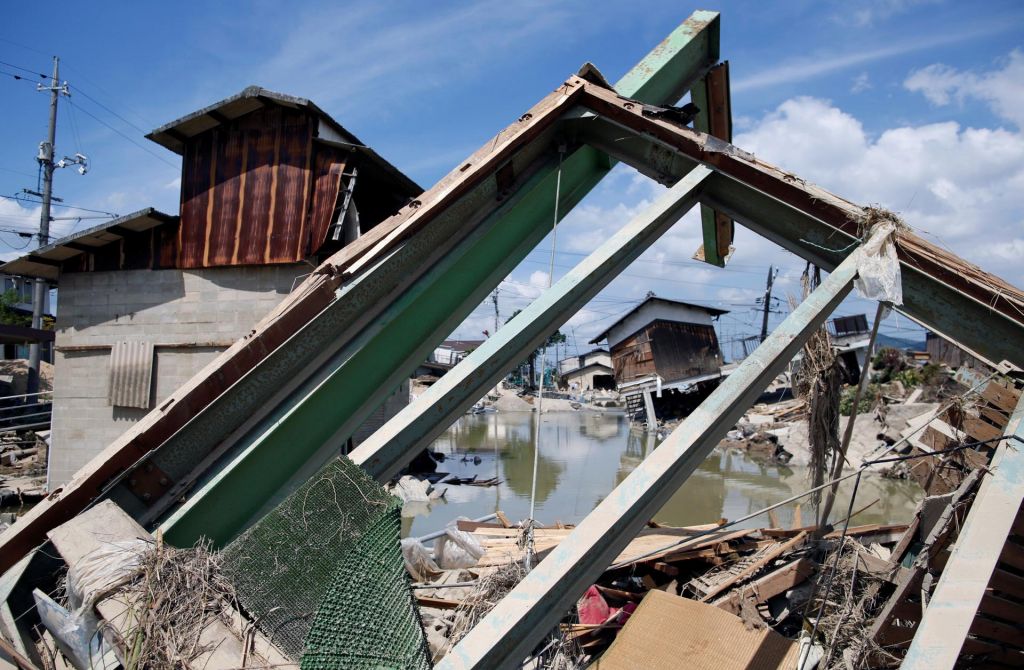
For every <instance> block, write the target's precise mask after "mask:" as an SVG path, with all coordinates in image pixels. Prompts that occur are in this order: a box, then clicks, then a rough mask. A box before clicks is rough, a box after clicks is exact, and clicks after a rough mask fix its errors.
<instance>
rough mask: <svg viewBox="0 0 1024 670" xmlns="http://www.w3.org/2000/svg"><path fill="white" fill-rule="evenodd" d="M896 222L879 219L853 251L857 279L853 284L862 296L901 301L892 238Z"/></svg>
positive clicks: (887, 300) (889, 301)
mask: <svg viewBox="0 0 1024 670" xmlns="http://www.w3.org/2000/svg"><path fill="white" fill-rule="evenodd" d="M895 233H896V224H895V223H894V222H892V221H881V222H879V223H878V224H876V225H875V227H874V228H873V229H872V230H871V236H870V237H869V238H868V241H867V242H865V243H864V244H863V245H861V246H860V248H859V249H858V250H857V252H856V253H857V254H858V259H857V279H855V280H854V286H855V287H856V288H857V292H858V293H859V294H860V296H861V297H862V298H867V299H868V300H877V301H879V302H884V303H887V304H888V305H892V306H898V305H902V304H903V280H902V277H901V276H900V259H899V256H897V255H896V243H895V241H894V237H895Z"/></svg>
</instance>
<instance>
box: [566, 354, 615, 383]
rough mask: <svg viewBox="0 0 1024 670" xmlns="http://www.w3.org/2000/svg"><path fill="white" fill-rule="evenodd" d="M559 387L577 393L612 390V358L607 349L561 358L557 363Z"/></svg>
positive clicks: (613, 379)
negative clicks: (574, 386)
mask: <svg viewBox="0 0 1024 670" xmlns="http://www.w3.org/2000/svg"><path fill="white" fill-rule="evenodd" d="M558 375H559V378H560V382H559V387H560V388H563V389H571V388H572V387H573V384H574V383H575V384H576V389H577V390H579V391H588V390H594V391H596V390H613V389H614V388H615V376H614V374H613V372H612V358H611V354H609V353H608V350H607V349H594V350H592V351H588V352H587V353H585V354H580V355H579V356H570V357H569V358H563V359H562V360H560V361H559V362H558Z"/></svg>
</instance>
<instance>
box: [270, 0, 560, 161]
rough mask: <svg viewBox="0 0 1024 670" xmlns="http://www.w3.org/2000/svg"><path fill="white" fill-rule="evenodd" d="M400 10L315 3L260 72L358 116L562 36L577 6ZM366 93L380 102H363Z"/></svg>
mask: <svg viewBox="0 0 1024 670" xmlns="http://www.w3.org/2000/svg"><path fill="white" fill-rule="evenodd" d="M395 11H396V10H395V8H394V7H393V6H390V5H387V4H380V3H367V4H363V5H354V6H353V5H351V4H348V3H346V4H343V5H342V4H332V5H328V6H319V7H317V8H316V9H311V10H308V11H306V12H305V13H304V14H303V15H302V16H300V18H299V20H298V21H297V22H296V24H295V25H293V26H291V27H290V28H291V29H290V31H289V32H288V34H287V36H286V37H285V39H284V40H282V42H281V44H280V47H279V48H278V49H277V52H276V54H275V55H274V56H273V57H271V58H270V60H269V61H268V62H266V63H262V64H260V65H259V67H258V70H255V72H257V73H258V74H259V79H260V81H266V82H268V85H270V86H271V87H273V86H278V87H280V88H283V89H284V90H289V91H304V92H305V94H307V95H314V96H315V97H316V99H317V101H318V102H320V103H322V104H324V105H326V106H327V107H329V108H331V109H332V111H334V112H336V113H339V114H344V115H345V116H346V118H351V116H352V113H353V112H356V111H358V110H362V111H364V112H368V111H370V110H373V109H378V110H379V109H380V108H381V107H383V106H385V105H388V104H394V103H395V102H397V101H398V100H408V99H410V98H412V97H413V96H414V95H415V93H417V92H419V91H424V90H428V89H433V88H439V87H442V86H444V85H446V84H448V83H449V82H451V81H453V80H458V79H460V78H465V77H467V76H470V75H474V74H477V73H480V72H482V71H483V68H485V67H486V65H487V63H488V62H489V61H490V60H491V59H488V58H485V57H482V55H483V54H486V53H493V52H501V51H502V50H505V49H515V48H519V46H520V45H521V44H523V43H524V42H527V41H529V40H531V39H533V38H536V37H538V36H544V35H550V36H555V37H557V36H558V35H559V34H560V33H563V32H564V31H565V30H566V29H567V28H568V27H569V25H570V22H571V20H572V14H573V12H572V11H571V9H570V8H568V7H557V6H552V5H550V4H547V3H543V2H540V0H530V1H527V2H512V3H509V2H498V1H495V0H489V1H486V2H477V3H471V4H468V5H463V6H459V7H454V8H452V7H448V8H445V7H441V6H439V7H437V8H432V9H431V10H430V12H429V13H427V14H425V15H424V16H420V17H415V18H412V17H406V20H404V21H396V20H395V15H394V12H395ZM328 82H333V84H329V85H326V86H325V83H328ZM366 100H372V101H374V104H373V105H372V106H370V107H369V108H367V107H365V106H364V105H361V104H360V101H366ZM453 162H454V161H453Z"/></svg>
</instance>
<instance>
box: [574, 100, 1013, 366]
mask: <svg viewBox="0 0 1024 670" xmlns="http://www.w3.org/2000/svg"><path fill="white" fill-rule="evenodd" d="M568 125H570V126H572V127H571V128H568V127H567V128H566V130H565V132H566V135H567V136H568V137H570V138H572V139H573V140H574V141H579V142H584V143H586V144H589V145H591V146H594V147H597V148H599V149H601V150H602V151H605V152H607V153H609V154H610V155H611V156H612V157H613V158H614V159H616V160H620V161H623V162H625V163H627V164H628V165H631V166H633V167H634V168H636V169H637V170H639V171H640V172H641V173H644V174H646V175H648V176H650V177H652V178H655V179H657V180H659V181H662V182H667V181H671V180H674V179H677V178H679V177H680V176H682V175H684V174H686V173H687V172H689V171H690V170H691V169H693V166H694V165H696V164H697V161H696V160H694V158H693V157H692V156H690V155H689V154H688V153H686V152H685V151H683V150H681V149H680V148H677V147H674V146H672V145H671V144H669V143H666V142H664V141H661V140H659V139H656V138H655V137H653V136H651V135H650V134H649V133H647V132H644V131H643V130H642V129H634V128H630V127H627V126H625V125H623V124H622V123H618V122H615V121H611V120H609V119H608V118H606V117H603V116H593V115H591V116H585V117H583V118H581V119H580V120H578V121H570V122H569V124H568ZM680 132H681V133H682V132H684V131H680ZM686 132H690V131H686ZM719 151H720V152H723V153H722V154H721V155H727V154H729V153H730V152H733V153H734V154H735V155H736V158H737V161H745V160H747V159H746V158H744V156H745V154H744V152H743V151H742V150H740V149H737V148H735V147H732V146H731V145H725V144H724V143H723V145H722V146H721V147H719ZM706 155H707V156H708V157H709V158H711V157H713V152H711V151H708V152H706ZM791 177H792V176H791ZM782 181H784V179H775V178H774V177H772V178H771V181H769V180H768V179H765V180H764V181H763V182H762V183H761V184H758V186H762V187H764V186H765V185H767V184H769V183H771V184H772V185H776V184H777V183H779V182H782ZM792 183H793V184H803V180H800V179H798V178H795V177H793V178H792ZM758 186H755V185H752V184H751V183H745V182H744V181H740V180H739V179H736V178H733V177H731V176H729V175H728V174H726V173H724V172H723V171H722V170H721V169H716V172H715V174H714V175H712V176H711V177H710V178H709V179H708V183H707V187H706V189H705V191H704V195H703V196H702V197H701V202H702V203H703V204H706V205H708V206H710V207H712V208H714V209H715V210H716V211H719V212H722V213H724V214H726V215H728V216H730V217H731V218H733V219H734V220H736V221H737V222H739V223H740V224H742V225H744V226H746V227H747V228H750V229H751V230H753V231H754V232H756V233H758V234H760V235H762V236H763V237H765V238H767V239H769V240H771V241H772V242H775V243H776V244H778V245H779V246H781V247H782V248H784V249H787V250H788V251H791V252H793V253H794V254H796V255H798V256H800V257H801V258H803V259H805V260H808V261H810V262H812V263H814V264H815V265H818V266H820V267H822V268H824V269H826V270H831V269H832V268H834V267H836V266H838V265H839V264H840V263H841V262H842V261H843V260H844V259H845V258H846V257H847V256H848V255H849V254H850V253H851V250H852V247H851V246H850V245H851V243H853V242H855V241H856V240H855V238H854V237H853V236H852V235H850V234H849V233H847V232H845V231H843V230H840V229H839V228H837V227H836V226H833V225H830V224H828V223H825V222H824V221H823V220H821V219H819V218H817V217H816V216H814V215H812V214H810V213H808V211H807V209H810V206H807V208H806V209H799V208H797V207H794V206H792V205H790V204H787V203H786V202H783V201H782V200H781V199H779V198H778V197H775V196H773V195H770V194H769V193H767V192H766V191H765V190H762V189H761V188H758ZM820 193H821V194H822V196H823V197H824V196H828V197H830V198H833V199H834V200H836V201H839V200H840V199H839V198H836V196H832V195H831V194H827V193H825V192H823V191H821V192H820ZM846 205H848V206H849V207H850V208H851V211H853V210H855V209H858V208H854V206H852V205H849V203H846ZM901 270H902V277H903V305H902V306H901V307H899V308H897V309H898V311H899V312H901V313H903V314H906V315H907V316H909V317H910V318H912V319H914V320H915V321H918V322H919V323H921V324H923V325H925V326H927V327H928V328H929V329H930V330H932V331H934V332H936V333H939V334H941V335H943V336H944V337H947V338H948V339H950V340H952V341H956V342H957V343H958V344H961V345H962V346H964V347H966V348H968V349H969V350H970V351H971V352H972V353H975V354H976V355H977V356H978V357H979V358H982V359H984V360H986V361H988V362H990V363H992V364H993V365H995V364H998V363H999V362H1001V361H1003V360H1008V361H1011V362H1013V363H1014V364H1015V365H1017V366H1019V367H1024V348H1022V347H1021V346H1020V342H1022V341H1024V328H1022V327H1021V325H1020V323H1019V322H1017V321H1015V320H1013V319H1011V318H1010V317H1009V316H1007V315H1006V314H1004V313H1002V312H1000V311H997V310H995V309H993V307H992V306H991V305H988V304H986V303H984V302H981V301H979V300H978V299H976V298H974V297H971V296H969V295H966V294H965V293H963V292H962V291H960V290H958V289H957V288H955V287H953V286H951V285H949V284H947V283H945V282H943V281H939V280H937V279H936V278H935V277H934V276H930V275H928V274H926V273H925V272H923V271H922V270H921V269H919V268H916V267H914V266H913V265H910V264H908V263H903V264H902V268H901Z"/></svg>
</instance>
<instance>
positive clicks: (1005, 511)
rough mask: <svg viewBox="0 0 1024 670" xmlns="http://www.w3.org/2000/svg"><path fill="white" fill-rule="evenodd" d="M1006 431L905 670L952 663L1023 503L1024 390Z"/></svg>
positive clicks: (932, 668)
mask: <svg viewBox="0 0 1024 670" xmlns="http://www.w3.org/2000/svg"><path fill="white" fill-rule="evenodd" d="M1004 434H1005V435H1006V437H1007V439H1006V440H1005V441H1003V442H1000V443H999V446H998V447H996V452H995V454H994V455H993V457H992V465H991V466H990V467H989V469H988V472H987V473H986V474H985V479H984V481H982V482H981V486H980V487H979V489H978V495H977V496H975V498H974V504H972V505H971V511H970V512H969V513H968V515H967V519H966V520H965V521H964V525H963V527H962V528H961V529H960V535H959V536H958V537H957V540H956V545H955V546H954V547H953V551H952V554H951V555H950V557H949V561H947V563H946V566H945V567H944V568H943V569H942V576H941V577H940V578H939V584H938V586H937V587H936V588H935V592H934V593H933V594H932V597H931V599H930V600H929V601H928V606H927V607H926V608H925V610H924V616H923V617H922V618H921V623H920V624H919V625H918V628H917V632H916V633H915V634H914V640H913V642H911V644H910V649H909V650H907V655H906V657H905V658H904V659H903V662H902V664H901V665H900V667H901V668H904V670H944V669H946V668H952V667H953V666H954V665H956V662H957V659H958V657H959V656H960V650H961V647H963V644H964V640H965V639H966V637H967V634H968V632H970V629H971V625H972V624H973V623H974V618H975V616H976V615H977V613H978V607H979V605H980V604H981V599H982V597H983V596H984V595H985V592H986V590H987V589H988V584H989V581H990V580H991V579H992V573H993V571H994V570H995V568H996V564H997V563H998V562H999V558H1000V555H1001V554H1002V552H1003V546H1004V545H1005V544H1006V542H1007V537H1008V536H1009V534H1010V529H1011V528H1012V527H1013V524H1014V522H1015V520H1016V519H1017V515H1018V514H1019V513H1020V509H1021V504H1022V503H1024V484H1022V482H1024V442H1022V441H1021V439H1024V394H1022V395H1021V399H1020V401H1019V402H1018V403H1017V408H1016V409H1015V410H1014V412H1013V414H1012V415H1011V416H1010V420H1009V422H1007V424H1006V430H1005V432H1004ZM1018 660H1020V659H1018Z"/></svg>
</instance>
